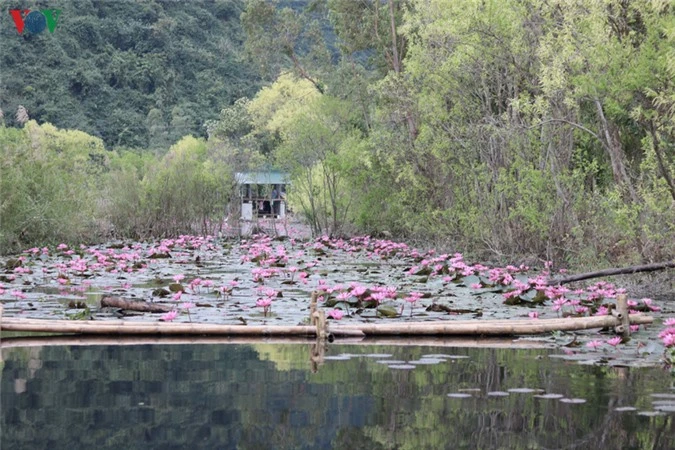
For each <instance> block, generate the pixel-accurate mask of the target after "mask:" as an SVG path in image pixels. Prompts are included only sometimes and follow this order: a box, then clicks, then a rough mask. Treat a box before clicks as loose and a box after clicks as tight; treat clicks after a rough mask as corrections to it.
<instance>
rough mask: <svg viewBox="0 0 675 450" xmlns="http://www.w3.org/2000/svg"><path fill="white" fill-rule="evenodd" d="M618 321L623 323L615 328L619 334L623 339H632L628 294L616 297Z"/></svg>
mask: <svg viewBox="0 0 675 450" xmlns="http://www.w3.org/2000/svg"><path fill="white" fill-rule="evenodd" d="M616 309H617V312H618V314H617V316H616V317H617V319H619V320H620V321H621V324H620V325H617V326H616V327H614V331H616V333H617V334H621V336H622V337H623V338H628V337H630V318H629V317H628V297H627V296H626V294H619V295H617V296H616Z"/></svg>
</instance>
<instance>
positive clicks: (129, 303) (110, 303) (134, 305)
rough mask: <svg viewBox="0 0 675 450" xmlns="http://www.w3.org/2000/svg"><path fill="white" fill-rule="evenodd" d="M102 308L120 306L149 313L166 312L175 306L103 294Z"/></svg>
mask: <svg viewBox="0 0 675 450" xmlns="http://www.w3.org/2000/svg"><path fill="white" fill-rule="evenodd" d="M101 307H102V308H120V309H126V310H129V311H140V312H149V313H166V312H169V311H171V310H172V309H176V308H175V307H171V306H169V305H161V304H159V303H148V302H145V301H139V300H126V299H123V298H122V297H110V296H105V295H104V296H103V298H102V299H101Z"/></svg>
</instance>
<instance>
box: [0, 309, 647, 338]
mask: <svg viewBox="0 0 675 450" xmlns="http://www.w3.org/2000/svg"><path fill="white" fill-rule="evenodd" d="M622 320H623V319H620V318H618V317H614V316H611V315H607V316H594V317H574V318H571V317H570V318H564V319H537V320H532V319H528V320H446V321H442V322H440V321H434V322H399V323H383V324H373V323H360V324H350V325H331V326H329V327H328V329H327V332H328V333H329V334H330V335H332V336H335V337H342V336H352V337H354V336H363V335H367V336H371V335H372V336H394V335H401V336H436V335H443V336H450V335H454V336H459V335H464V336H469V335H473V336H500V335H501V336H506V335H532V334H541V333H549V332H552V331H573V330H587V329H592V328H608V327H616V326H619V325H622ZM653 320H654V319H653V318H652V317H650V316H646V315H642V314H633V315H630V316H628V322H629V323H630V324H649V323H652V322H653ZM0 329H1V330H3V331H30V332H46V333H74V334H98V335H161V336H166V335H174V336H175V335H202V336H204V335H208V336H263V337H265V336H317V335H319V336H320V335H321V334H323V333H322V331H321V327H320V326H319V327H317V325H307V326H303V325H297V326H278V325H270V326H266V325H253V326H248V325H247V326H245V325H217V324H200V323H166V322H131V321H71V320H40V319H16V318H8V319H3V320H2V322H0Z"/></svg>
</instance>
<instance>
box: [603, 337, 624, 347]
mask: <svg viewBox="0 0 675 450" xmlns="http://www.w3.org/2000/svg"><path fill="white" fill-rule="evenodd" d="M621 341H622V339H621V336H615V337H613V338H611V339H607V341H605V342H607V343H608V344H609V345H611V346H612V347H616V346H617V345H619V344H620V343H621Z"/></svg>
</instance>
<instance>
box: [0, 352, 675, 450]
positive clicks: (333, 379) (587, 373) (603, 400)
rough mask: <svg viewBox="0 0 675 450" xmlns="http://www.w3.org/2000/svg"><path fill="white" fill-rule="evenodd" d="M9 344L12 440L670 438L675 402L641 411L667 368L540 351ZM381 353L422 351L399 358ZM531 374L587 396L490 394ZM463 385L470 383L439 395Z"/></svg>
mask: <svg viewBox="0 0 675 450" xmlns="http://www.w3.org/2000/svg"><path fill="white" fill-rule="evenodd" d="M6 342H7V340H5V341H3V351H2V356H3V359H4V368H3V370H2V384H1V386H2V392H1V394H2V399H1V401H2V419H1V420H2V422H1V425H2V437H1V441H0V443H1V444H2V448H7V449H10V448H11V449H42V448H44V449H47V448H49V449H54V448H70V449H76V448H115V449H119V448H125V449H135V448H138V449H141V448H142V449H148V448H162V449H173V448H176V449H177V448H208V449H216V448H238V449H260V448H275V449H284V448H288V449H303V448H306V449H316V448H339V449H342V448H343V449H358V448H367V449H394V448H396V449H408V448H410V449H427V448H428V449H438V448H481V449H489V448H523V449H527V448H575V449H580V448H588V449H604V448H622V449H629V448H635V449H642V448H655V449H670V448H675V426H674V425H673V413H665V414H663V415H659V416H652V417H650V416H644V415H640V412H641V411H643V412H644V411H653V403H652V402H653V401H654V400H655V397H652V395H651V394H653V393H663V394H668V395H670V394H675V390H673V389H672V388H671V384H672V378H671V377H670V375H669V374H668V373H666V372H663V371H661V370H659V369H639V368H632V369H628V368H610V367H598V366H582V365H577V364H575V363H570V362H565V361H561V360H559V359H553V358H548V356H547V355H548V353H547V352H548V350H509V349H476V348H442V347H439V348H434V347H422V346H417V347H413V346H409V347H394V346H379V345H378V346H365V345H358V346H357V345H353V346H349V345H342V344H340V345H338V344H328V347H327V348H324V347H323V345H320V344H316V343H312V344H310V343H308V344H286V345H281V344H237V345H222V344H221V345H217V344H210V345H207V344H193V345H129V346H116V345H96V346H79V345H61V346H42V347H40V346H37V347H16V348H8V347H7V345H6V344H5V343H6ZM324 353H325V355H326V356H335V355H340V354H346V355H347V357H345V359H341V360H331V359H330V358H328V359H326V360H323V355H324ZM374 353H377V354H382V353H387V354H391V357H390V358H389V359H396V360H402V361H406V362H409V363H412V364H415V362H417V364H416V365H415V368H414V369H412V370H402V369H393V368H391V367H389V366H388V365H387V364H382V363H379V362H378V360H381V359H383V357H379V358H378V357H376V355H372V354H374ZM432 354H433V355H434V357H433V358H431V357H430V356H427V357H426V359H425V356H424V355H432ZM438 354H446V355H456V356H464V357H465V358H440V357H437V356H435V355H438ZM467 356H468V358H467ZM347 358H348V359H347ZM420 359H421V360H422V362H423V363H424V364H422V363H419V361H420ZM433 359H438V360H440V362H436V363H434V361H433ZM524 387H525V388H535V389H540V390H541V391H538V392H543V393H557V394H561V395H563V396H565V397H568V398H581V399H584V400H586V402H585V403H579V404H574V403H564V402H562V401H560V400H559V399H554V398H540V397H536V394H537V392H534V393H523V392H521V393H518V392H513V391H512V392H510V393H509V395H507V396H488V395H487V394H488V393H489V392H494V391H508V390H509V389H514V388H524ZM456 392H466V393H470V394H471V396H470V397H468V398H450V397H448V394H450V393H456ZM673 397H674V398H673V403H674V404H675V395H673ZM665 398H666V402H667V401H668V397H667V396H666V397H665ZM661 400H663V398H661ZM624 406H635V407H636V408H637V410H636V411H623V412H622V411H617V410H616V408H617V407H624Z"/></svg>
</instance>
